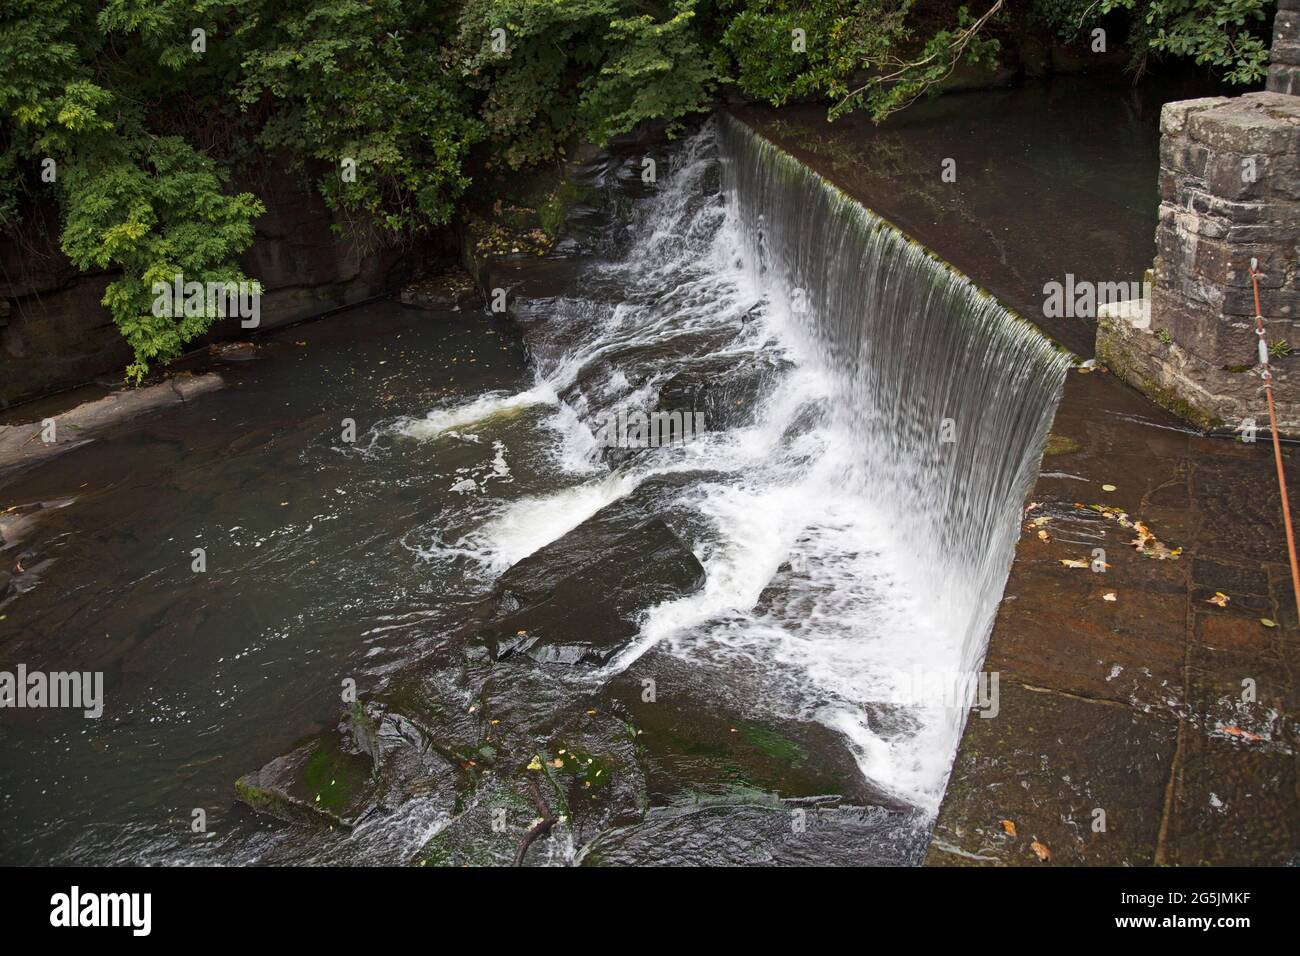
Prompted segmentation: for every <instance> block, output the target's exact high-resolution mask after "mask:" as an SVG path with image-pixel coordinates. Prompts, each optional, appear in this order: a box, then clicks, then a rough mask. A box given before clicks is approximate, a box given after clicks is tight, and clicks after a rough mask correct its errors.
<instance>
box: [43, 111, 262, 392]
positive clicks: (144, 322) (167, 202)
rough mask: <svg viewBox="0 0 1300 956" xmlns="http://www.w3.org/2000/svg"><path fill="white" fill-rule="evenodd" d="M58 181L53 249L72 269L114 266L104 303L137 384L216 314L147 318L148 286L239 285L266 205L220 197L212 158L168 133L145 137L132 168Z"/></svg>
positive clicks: (79, 167) (99, 169)
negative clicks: (241, 264) (128, 352)
mask: <svg viewBox="0 0 1300 956" xmlns="http://www.w3.org/2000/svg"><path fill="white" fill-rule="evenodd" d="M66 176H67V178H68V187H67V196H68V201H67V208H66V210H65V213H64V226H63V236H62V245H63V251H64V252H65V253H66V254H67V256H68V258H69V259H71V260H72V262H73V263H74V264H75V265H76V266H77V267H78V268H81V269H110V268H115V269H120V270H121V273H122V276H121V278H119V279H115V280H114V281H113V282H110V283H109V286H108V290H107V291H106V292H105V294H104V305H105V306H107V307H108V310H109V312H111V313H112V315H113V319H114V321H116V322H117V325H118V327H119V328H120V329H121V330H122V334H123V335H124V336H125V337H126V340H127V342H129V343H130V345H131V348H132V349H133V350H134V352H135V361H134V362H133V363H132V365H131V366H130V367H129V368H128V369H127V377H128V378H130V379H132V380H134V381H139V379H140V378H141V377H142V376H143V375H144V373H145V372H146V371H147V369H148V367H149V363H150V362H153V361H167V360H168V359H172V358H175V357H176V356H177V355H179V354H180V352H181V348H182V346H183V345H184V344H185V343H186V342H188V341H190V340H192V339H193V338H195V337H196V336H198V335H201V334H202V333H203V332H205V331H207V329H208V328H209V327H210V326H211V325H212V322H213V320H214V319H215V318H216V313H215V310H209V309H206V308H205V309H204V310H203V311H202V312H201V313H199V314H197V315H185V314H180V315H175V316H173V315H170V314H161V315H160V314H156V310H154V309H153V308H152V307H153V304H154V295H153V293H152V291H151V289H152V286H153V283H155V282H163V283H166V284H168V285H170V284H171V283H173V282H174V281H175V280H176V277H177V276H178V275H179V276H183V277H184V278H185V281H187V282H189V281H199V282H208V281H229V282H237V281H240V280H242V279H244V278H245V276H244V275H243V274H242V273H241V272H240V271H239V269H238V267H237V266H236V265H235V264H234V262H235V258H236V257H237V256H238V254H239V253H240V252H242V251H243V250H245V249H247V248H248V247H249V246H250V245H251V244H252V242H253V225H252V221H253V219H255V218H256V217H257V216H259V215H261V214H262V213H263V212H264V211H265V207H263V205H262V204H261V202H259V201H258V200H257V198H256V197H254V196H253V195H252V194H251V193H240V194H238V195H234V196H231V195H228V194H226V193H225V192H223V185H224V184H223V182H222V177H221V176H220V175H219V174H218V172H217V170H216V168H215V166H214V164H213V163H212V161H211V160H209V159H207V158H206V157H204V156H202V155H200V154H199V153H197V152H195V150H194V149H193V148H191V147H190V146H189V145H188V144H187V143H185V142H184V141H183V140H181V139H179V138H178V137H175V136H165V137H159V138H157V139H153V140H150V141H149V142H148V143H147V145H146V147H145V152H144V154H143V155H142V156H140V157H139V158H138V160H137V161H134V162H132V161H125V160H124V161H119V162H113V163H103V162H94V163H88V164H83V163H81V162H77V161H74V162H73V163H72V164H70V168H69V169H68V171H67V173H66Z"/></svg>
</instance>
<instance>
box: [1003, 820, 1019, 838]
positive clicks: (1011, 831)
mask: <svg viewBox="0 0 1300 956" xmlns="http://www.w3.org/2000/svg"><path fill="white" fill-rule="evenodd" d="M1002 829H1003V830H1004V831H1005V832H1006V833H1007V835H1008V836H1015V835H1016V824H1015V822H1014V821H1012V820H1003V821H1002Z"/></svg>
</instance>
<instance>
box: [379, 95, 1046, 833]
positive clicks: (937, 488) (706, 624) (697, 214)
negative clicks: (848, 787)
mask: <svg viewBox="0 0 1300 956" xmlns="http://www.w3.org/2000/svg"><path fill="white" fill-rule="evenodd" d="M660 169H661V175H660V178H659V183H658V185H657V186H656V187H655V190H654V192H653V194H652V195H650V196H648V197H645V198H643V199H642V200H641V201H639V202H638V203H637V204H636V207H635V209H634V210H633V211H632V215H631V219H630V221H626V222H624V223H622V224H621V225H622V226H623V228H622V229H617V230H611V232H612V233H613V234H614V235H615V239H616V241H610V242H608V243H606V244H604V245H603V246H602V249H603V251H602V252H600V253H599V254H597V255H595V256H593V257H592V258H591V259H589V260H587V261H585V262H582V263H577V264H573V265H572V266H571V268H573V269H574V270H576V271H575V272H574V273H573V275H574V276H575V277H574V278H572V279H571V280H569V281H566V282H557V283H554V284H553V285H552V286H551V287H550V289H549V291H547V292H544V293H533V298H532V299H531V300H530V301H527V302H524V303H523V304H522V305H521V306H520V307H519V314H520V315H521V316H523V318H522V319H521V321H522V322H523V323H524V326H525V331H526V336H527V340H528V350H529V354H530V356H531V358H532V360H533V367H534V372H535V376H536V382H535V383H534V386H533V387H532V388H531V389H529V390H528V391H527V392H524V393H521V394H519V395H514V396H510V395H497V396H490V397H486V398H483V399H480V400H478V402H476V403H474V404H472V405H470V406H466V407H463V408H455V409H450V410H449V409H435V410H434V411H433V412H431V413H430V415H429V419H428V421H426V422H423V423H420V422H409V421H408V422H404V423H402V424H401V426H400V429H399V431H400V432H401V433H402V434H404V435H406V436H408V437H415V438H421V439H425V440H437V436H438V435H440V434H442V433H443V432H444V431H445V430H446V428H447V427H448V425H449V423H450V424H454V425H456V426H457V427H458V428H463V427H470V423H471V422H472V420H474V419H476V418H481V419H482V425H481V427H482V428H483V429H484V430H485V431H484V434H485V435H486V436H488V437H494V436H493V435H492V433H491V429H492V428H493V427H501V428H504V427H505V423H506V422H507V421H508V420H509V418H508V416H506V415H505V414H504V413H505V412H507V411H511V410H514V409H519V408H528V409H532V410H534V411H537V410H538V409H550V411H549V412H548V413H547V414H549V415H550V417H549V420H548V421H547V423H546V424H547V428H548V430H549V431H550V432H551V433H552V434H553V439H552V454H551V457H552V461H551V463H550V465H549V466H548V467H549V468H550V469H551V473H552V474H553V476H554V485H555V486H556V487H555V490H553V491H549V492H546V493H542V494H535V495H531V496H528V497H526V498H523V499H516V500H512V501H508V502H500V503H497V502H492V501H489V500H486V499H485V500H484V501H482V502H481V503H480V504H481V507H483V508H485V509H491V510H490V513H487V514H485V515H484V518H483V520H482V521H480V522H479V523H478V525H477V526H476V527H474V528H473V529H471V530H470V531H469V532H468V533H466V534H464V535H463V536H462V537H461V538H459V539H458V540H454V541H451V542H448V543H446V544H445V545H444V544H442V543H441V542H432V543H430V545H429V547H428V548H425V549H423V550H422V551H421V554H422V555H423V556H425V557H427V558H428V559H430V560H434V561H437V560H441V559H445V560H449V561H451V560H463V559H465V558H466V557H467V556H471V557H473V558H474V559H476V560H479V561H481V563H482V565H483V568H484V569H485V571H486V572H487V573H489V574H490V573H495V572H497V571H499V570H500V569H502V568H504V567H506V566H509V565H510V564H511V563H513V562H514V561H517V560H519V559H520V558H522V557H523V556H524V555H527V554H529V553H531V552H533V551H534V550H536V549H537V548H539V547H541V546H543V545H545V544H546V543H547V542H549V541H551V540H554V539H555V538H557V537H558V536H560V535H562V534H564V533H565V532H566V531H568V530H569V529H571V528H574V527H575V526H577V525H578V524H579V523H581V522H582V521H584V520H586V519H587V518H589V517H591V516H592V515H593V514H594V513H596V512H597V511H598V510H599V509H601V508H605V507H608V506H611V505H613V504H615V503H619V502H622V503H624V504H626V502H628V501H630V500H633V497H634V496H640V498H637V499H636V500H638V501H640V500H641V499H642V498H643V499H644V502H643V504H644V508H645V512H644V513H645V514H646V515H648V516H651V515H652V516H654V517H658V518H661V519H663V520H664V521H666V522H667V523H668V524H669V526H670V527H672V528H673V529H674V530H675V531H676V532H677V533H678V534H679V535H680V536H682V538H683V539H684V540H686V541H687V542H688V543H689V544H690V546H691V547H692V549H693V550H694V552H695V554H696V555H697V557H698V558H699V559H700V561H701V563H702V564H703V566H704V568H705V571H706V582H705V586H704V588H703V590H702V591H700V592H698V593H695V594H692V595H690V596H689V597H685V598H681V599H679V600H674V601H669V602H666V603H664V604H662V605H659V606H657V607H655V608H653V609H652V610H651V611H650V612H649V613H648V615H647V616H646V617H645V619H644V620H643V621H642V622H641V630H640V635H639V637H638V638H637V640H635V641H634V642H633V643H632V645H631V646H629V647H628V648H626V649H625V651H624V652H623V653H621V654H619V655H618V656H617V657H616V658H615V659H614V661H613V662H612V663H611V664H609V665H608V666H607V667H606V669H605V670H604V671H602V672H601V673H600V674H598V675H596V678H595V679H596V680H597V681H601V680H608V679H610V678H611V677H612V676H613V675H614V674H616V673H618V672H620V671H622V670H623V669H626V668H629V667H633V666H642V667H648V668H650V673H654V669H653V668H654V667H655V666H656V665H655V658H654V655H670V656H672V657H674V658H678V659H681V660H685V661H688V662H690V663H691V664H693V665H695V666H694V667H693V669H692V674H693V675H695V676H696V679H698V680H700V681H701V682H703V683H704V684H705V685H706V694H708V695H713V696H715V697H725V698H726V699H727V700H728V701H729V704H730V705H731V706H733V707H735V708H737V709H739V710H742V711H744V712H746V713H752V714H753V715H754V716H755V717H756V718H759V719H762V718H764V717H771V718H775V719H779V720H790V719H793V720H800V721H815V722H818V723H820V724H822V725H824V726H826V727H829V728H831V729H833V730H834V731H836V732H838V733H840V734H842V736H843V739H844V741H845V743H846V745H847V747H848V748H849V750H850V751H851V752H852V754H853V756H854V758H855V759H856V761H857V764H858V766H859V768H860V769H861V772H862V774H863V776H864V778H866V780H867V781H869V782H870V783H871V784H872V785H873V786H874V787H875V788H876V789H877V790H878V791H880V792H881V793H883V794H887V795H889V797H891V798H893V799H896V800H899V801H902V802H905V803H908V804H910V805H912V806H915V807H916V808H917V809H918V811H920V814H921V817H922V818H923V819H928V816H929V815H932V814H933V813H934V812H935V811H936V810H937V807H938V804H939V800H940V799H941V797H942V792H943V786H944V783H945V781H946V778H947V774H948V772H949V769H950V767H951V763H952V757H953V754H954V752H955V749H956V745H957V740H958V737H959V736H960V731H961V727H962V724H963V721H964V719H965V715H966V713H967V710H968V708H967V707H966V706H964V702H963V701H962V700H958V699H951V700H949V699H936V698H934V697H932V696H931V695H932V694H935V693H938V694H946V693H947V690H948V687H947V686H946V685H948V684H950V683H954V682H955V681H957V680H960V679H963V678H968V677H969V676H970V675H971V673H972V672H973V671H975V670H976V669H977V668H978V667H979V665H980V662H981V660H982V657H983V653H984V648H985V646H986V643H987V638H988V634H989V630H990V626H991V623H992V619H993V615H994V612H995V610H996V607H997V604H998V601H999V599H1000V597H1001V593H1002V588H1003V586H1004V584H1005V581H1006V575H1007V571H1008V568H1009V566H1010V562H1011V558H1012V554H1013V548H1014V543H1015V540H1016V534H1017V527H1018V521H1019V517H1020V508H1021V505H1022V503H1023V500H1024V496H1025V495H1026V494H1027V493H1028V490H1029V488H1030V487H1031V484H1032V482H1033V479H1034V476H1035V473H1036V469H1037V465H1038V460H1039V455H1040V452H1041V449H1042V447H1043V443H1044V440H1045V437H1046V434H1047V431H1048V428H1049V426H1050V423H1051V419H1052V416H1053V413H1054V410H1055V407H1056V403H1057V400H1058V398H1059V393H1060V388H1061V384H1062V381H1063V379H1064V375H1065V370H1066V368H1067V366H1068V360H1067V359H1066V357H1065V356H1064V355H1062V354H1061V353H1059V352H1058V351H1057V350H1056V349H1054V348H1053V346H1052V345H1051V344H1050V343H1049V342H1048V341H1047V340H1046V339H1045V338H1044V337H1043V336H1042V335H1041V334H1039V333H1038V332H1037V331H1036V330H1035V329H1034V328H1033V327H1032V326H1030V325H1028V324H1027V323H1025V322H1023V321H1022V320H1020V319H1018V318H1016V317H1015V316H1013V315H1011V314H1010V313H1008V312H1007V311H1006V310H1005V309H1003V308H1002V307H1001V306H999V305H998V303H997V302H995V301H994V300H993V299H992V298H991V297H990V296H988V295H987V294H985V293H983V292H982V291H980V290H979V289H978V288H977V287H976V286H974V285H973V284H972V283H971V282H969V281H968V280H966V279H964V278H963V277H961V276H959V275H958V274H957V273H955V272H954V271H953V270H951V269H949V268H948V267H946V266H945V265H944V264H943V263H941V262H939V261H938V260H937V259H935V258H934V257H933V256H932V255H930V254H929V253H927V252H926V251H925V250H924V249H922V248H921V247H920V246H918V245H916V244H915V243H913V242H910V241H909V240H908V239H907V238H906V237H904V236H903V235H902V234H900V233H899V232H898V231H897V230H895V229H894V228H893V227H891V226H890V225H889V224H888V223H886V222H884V221H883V220H881V219H880V218H878V217H877V216H875V215H873V214H872V213H870V212H868V211H867V210H866V209H864V208H863V207H862V206H860V205H858V204H857V203H855V202H853V201H852V200H850V199H848V198H847V197H845V196H844V195H843V194H842V193H841V192H839V191H838V190H837V189H835V188H834V187H833V186H832V185H830V184H829V183H827V182H826V181H825V180H823V179H821V178H820V177H818V176H817V175H815V174H814V173H813V172H811V171H810V170H808V169H807V168H806V167H804V166H803V165H801V164H800V163H798V162H797V161H796V160H794V159H793V158H791V157H789V156H788V155H786V154H784V153H782V152H780V151H779V150H777V149H776V148H774V147H773V146H771V145H770V144H768V143H767V142H766V141H764V140H762V139H761V138H759V137H758V136H756V135H755V134H753V133H752V132H751V131H750V130H749V129H748V128H747V127H745V126H743V125H741V124H740V123H739V122H737V121H736V120H734V119H732V118H730V117H728V116H725V115H724V116H719V117H717V118H715V119H712V120H710V121H709V122H708V123H706V124H705V126H704V128H703V129H702V130H701V131H700V132H698V133H697V134H695V135H693V136H691V137H689V138H688V139H687V140H685V141H684V142H683V143H681V144H680V145H679V146H678V147H677V148H676V149H675V150H674V151H673V152H672V153H671V154H670V155H668V156H666V157H664V159H663V161H662V162H661V164H660ZM727 369H732V370H735V369H740V370H741V371H742V372H743V373H744V374H745V375H749V376H751V381H752V379H753V376H754V375H756V376H757V378H758V379H761V382H762V385H761V387H757V386H755V387H753V389H752V390H751V391H750V392H746V393H745V397H744V398H743V399H738V400H737V401H736V402H735V405H738V406H740V407H739V409H732V411H733V412H734V414H732V415H730V416H728V417H727V420H726V421H725V422H724V423H721V424H718V423H713V424H712V425H711V426H710V430H709V431H707V432H706V433H705V434H704V435H703V436H701V438H700V439H699V440H698V441H693V442H691V443H688V444H685V445H682V446H674V447H661V448H655V449H650V450H647V451H644V452H642V453H640V454H638V455H635V456H630V457H624V458H620V459H615V460H614V461H612V462H611V461H610V460H606V459H603V458H602V457H601V455H600V453H599V449H597V448H596V447H595V446H596V442H594V441H593V436H594V435H596V434H597V433H598V432H599V430H600V428H601V425H602V423H603V422H606V421H608V420H609V418H610V416H611V415H612V414H614V413H616V412H618V411H620V410H626V409H645V408H647V407H650V408H653V407H654V406H655V403H656V402H657V401H659V402H662V401H663V395H664V394H673V390H672V385H671V383H672V381H673V380H674V377H676V376H679V375H682V374H687V375H694V376H696V377H697V380H698V378H699V377H700V376H703V377H705V378H707V377H710V376H713V375H715V374H724V373H725V372H726V370H727ZM731 404H732V403H731V402H730V401H729V402H728V405H729V406H730V405H731ZM945 419H949V420H950V422H949V423H948V426H949V427H950V432H951V437H952V438H953V440H952V441H951V442H945V441H942V440H941V438H943V437H945V436H944V434H942V430H943V429H944V428H945V422H944V420H945ZM493 422H496V423H499V424H497V425H493V424H492V423H493ZM474 427H475V428H477V427H480V426H474ZM535 467H536V466H535ZM651 652H653V654H652V653H651ZM647 654H651V657H650V658H647V659H646V660H645V661H642V658H643V657H644V656H645V655H647ZM638 661H641V663H640V664H638Z"/></svg>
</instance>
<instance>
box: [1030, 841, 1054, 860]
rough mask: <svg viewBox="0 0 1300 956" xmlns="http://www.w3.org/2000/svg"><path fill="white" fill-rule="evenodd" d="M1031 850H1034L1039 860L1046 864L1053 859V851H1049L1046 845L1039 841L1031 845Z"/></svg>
mask: <svg viewBox="0 0 1300 956" xmlns="http://www.w3.org/2000/svg"><path fill="white" fill-rule="evenodd" d="M1029 848H1030V849H1031V850H1033V851H1034V853H1035V854H1036V855H1037V856H1038V858H1039V859H1040V860H1042V861H1043V862H1044V863H1046V862H1047V861H1048V860H1050V859H1051V858H1052V851H1051V850H1049V849H1048V848H1047V847H1046V846H1045V845H1044V844H1042V843H1039V842H1038V841H1037V840H1035V841H1034V842H1033V843H1031V844H1029Z"/></svg>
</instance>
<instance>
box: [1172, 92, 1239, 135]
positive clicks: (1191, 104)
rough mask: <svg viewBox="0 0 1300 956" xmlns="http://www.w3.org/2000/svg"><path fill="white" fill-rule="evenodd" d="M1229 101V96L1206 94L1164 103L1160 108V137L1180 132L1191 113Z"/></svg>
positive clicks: (1184, 127) (1185, 126)
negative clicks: (1196, 97)
mask: <svg viewBox="0 0 1300 956" xmlns="http://www.w3.org/2000/svg"><path fill="white" fill-rule="evenodd" d="M1231 102H1232V99H1231V97H1227V96H1207V97H1204V98H1202V99H1198V100H1177V101H1176V102H1173V103H1166V104H1165V105H1164V107H1163V108H1162V109H1161V110H1160V134H1161V136H1162V137H1168V136H1173V135H1177V134H1179V133H1182V132H1183V131H1184V130H1186V128H1187V120H1188V118H1189V117H1191V116H1192V115H1193V114H1195V113H1198V112H1200V111H1202V110H1208V109H1212V108H1213V107H1216V106H1222V105H1224V104H1227V103H1231Z"/></svg>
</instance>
